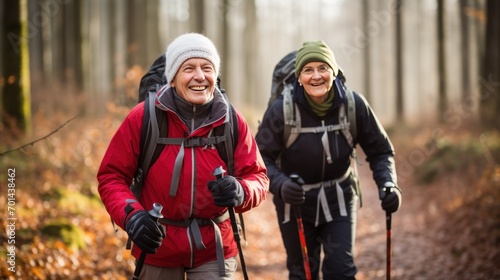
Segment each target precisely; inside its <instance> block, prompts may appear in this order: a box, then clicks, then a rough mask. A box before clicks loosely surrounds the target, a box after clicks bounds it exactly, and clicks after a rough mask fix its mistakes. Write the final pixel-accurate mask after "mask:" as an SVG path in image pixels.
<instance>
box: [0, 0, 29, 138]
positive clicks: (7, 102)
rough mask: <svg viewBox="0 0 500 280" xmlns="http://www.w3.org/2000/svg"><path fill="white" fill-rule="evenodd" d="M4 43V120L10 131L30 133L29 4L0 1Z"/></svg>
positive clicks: (17, 1) (18, 0) (19, 1)
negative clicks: (2, 13) (2, 12)
mask: <svg viewBox="0 0 500 280" xmlns="http://www.w3.org/2000/svg"><path fill="white" fill-rule="evenodd" d="M1 5H2V10H3V11H4V15H3V22H2V26H3V28H4V29H3V34H4V37H3V38H5V40H2V71H1V72H2V74H3V77H2V80H3V89H2V102H1V104H2V110H1V115H0V117H1V119H2V121H3V122H4V124H5V125H6V126H7V127H9V128H11V129H16V128H17V129H19V130H20V131H21V132H23V133H27V132H29V131H30V123H31V122H30V121H31V107H30V103H31V101H30V76H29V56H28V55H29V52H28V24H27V23H28V22H27V19H28V3H27V0H9V1H1Z"/></svg>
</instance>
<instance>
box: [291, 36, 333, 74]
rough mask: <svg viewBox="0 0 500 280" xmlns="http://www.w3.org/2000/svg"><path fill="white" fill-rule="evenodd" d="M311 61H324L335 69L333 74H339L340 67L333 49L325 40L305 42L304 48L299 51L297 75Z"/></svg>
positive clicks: (296, 63)
mask: <svg viewBox="0 0 500 280" xmlns="http://www.w3.org/2000/svg"><path fill="white" fill-rule="evenodd" d="M309 62H324V63H326V64H328V65H329V66H330V67H331V68H332V69H333V75H334V76H337V74H338V72H339V67H338V65H337V61H336V60H335V56H334V55H333V52H332V50H331V49H330V48H329V47H328V45H327V44H326V43H325V42H323V41H314V42H312V41H310V42H304V44H303V45H302V48H300V49H299V51H298V52H297V58H296V60H295V76H296V77H298V76H299V74H300V71H302V68H303V67H304V66H305V65H306V64H307V63H309Z"/></svg>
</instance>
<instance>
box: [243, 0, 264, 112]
mask: <svg viewBox="0 0 500 280" xmlns="http://www.w3.org/2000/svg"><path fill="white" fill-rule="evenodd" d="M255 5H256V4H255V0H247V1H245V22H246V24H245V31H244V32H245V37H244V38H245V41H246V42H245V44H244V45H245V50H244V51H245V53H244V57H243V59H244V63H245V68H246V69H245V77H247V78H249V79H250V80H251V81H254V82H251V83H247V86H245V87H244V88H243V90H244V91H243V92H242V94H243V98H244V99H246V102H245V104H251V105H253V106H262V105H264V104H265V103H264V102H259V101H260V100H262V98H261V97H260V96H259V95H258V94H256V93H257V92H258V88H259V84H258V83H259V79H257V78H256V77H258V69H259V68H258V65H257V62H258V60H256V58H257V57H260V56H259V54H258V50H259V48H258V45H257V42H258V40H257V26H256V25H257V8H256V6H255Z"/></svg>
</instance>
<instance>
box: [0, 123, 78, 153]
mask: <svg viewBox="0 0 500 280" xmlns="http://www.w3.org/2000/svg"><path fill="white" fill-rule="evenodd" d="M77 117H78V115H76V116H74V117H72V118H71V119H69V120H67V121H66V122H64V123H63V124H61V125H60V126H59V127H57V128H56V129H54V130H53V131H52V132H50V133H49V134H47V135H45V136H43V137H41V138H38V139H36V140H34V141H31V142H29V143H26V144H24V145H22V146H19V147H17V148H14V149H11V150H7V151H5V152H2V153H0V157H2V156H4V155H6V154H8V153H11V152H14V151H17V150H22V149H23V148H25V147H27V146H33V145H35V143H37V142H40V141H42V140H45V139H47V138H49V137H50V136H51V135H53V134H55V133H56V132H58V131H59V130H60V129H61V128H63V127H64V126H65V125H67V124H68V123H69V122H71V121H72V120H74V119H76V118H77Z"/></svg>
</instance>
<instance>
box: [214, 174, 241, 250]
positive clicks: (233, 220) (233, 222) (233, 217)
mask: <svg viewBox="0 0 500 280" xmlns="http://www.w3.org/2000/svg"><path fill="white" fill-rule="evenodd" d="M225 172H226V170H224V168H222V166H219V167H217V168H215V170H214V173H213V174H212V175H214V176H215V178H216V179H221V178H222V177H224V173H225ZM228 212H229V218H230V220H231V226H232V227H233V233H234V239H235V241H236V242H240V232H239V228H238V224H237V222H236V213H235V211H234V208H233V207H228Z"/></svg>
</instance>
